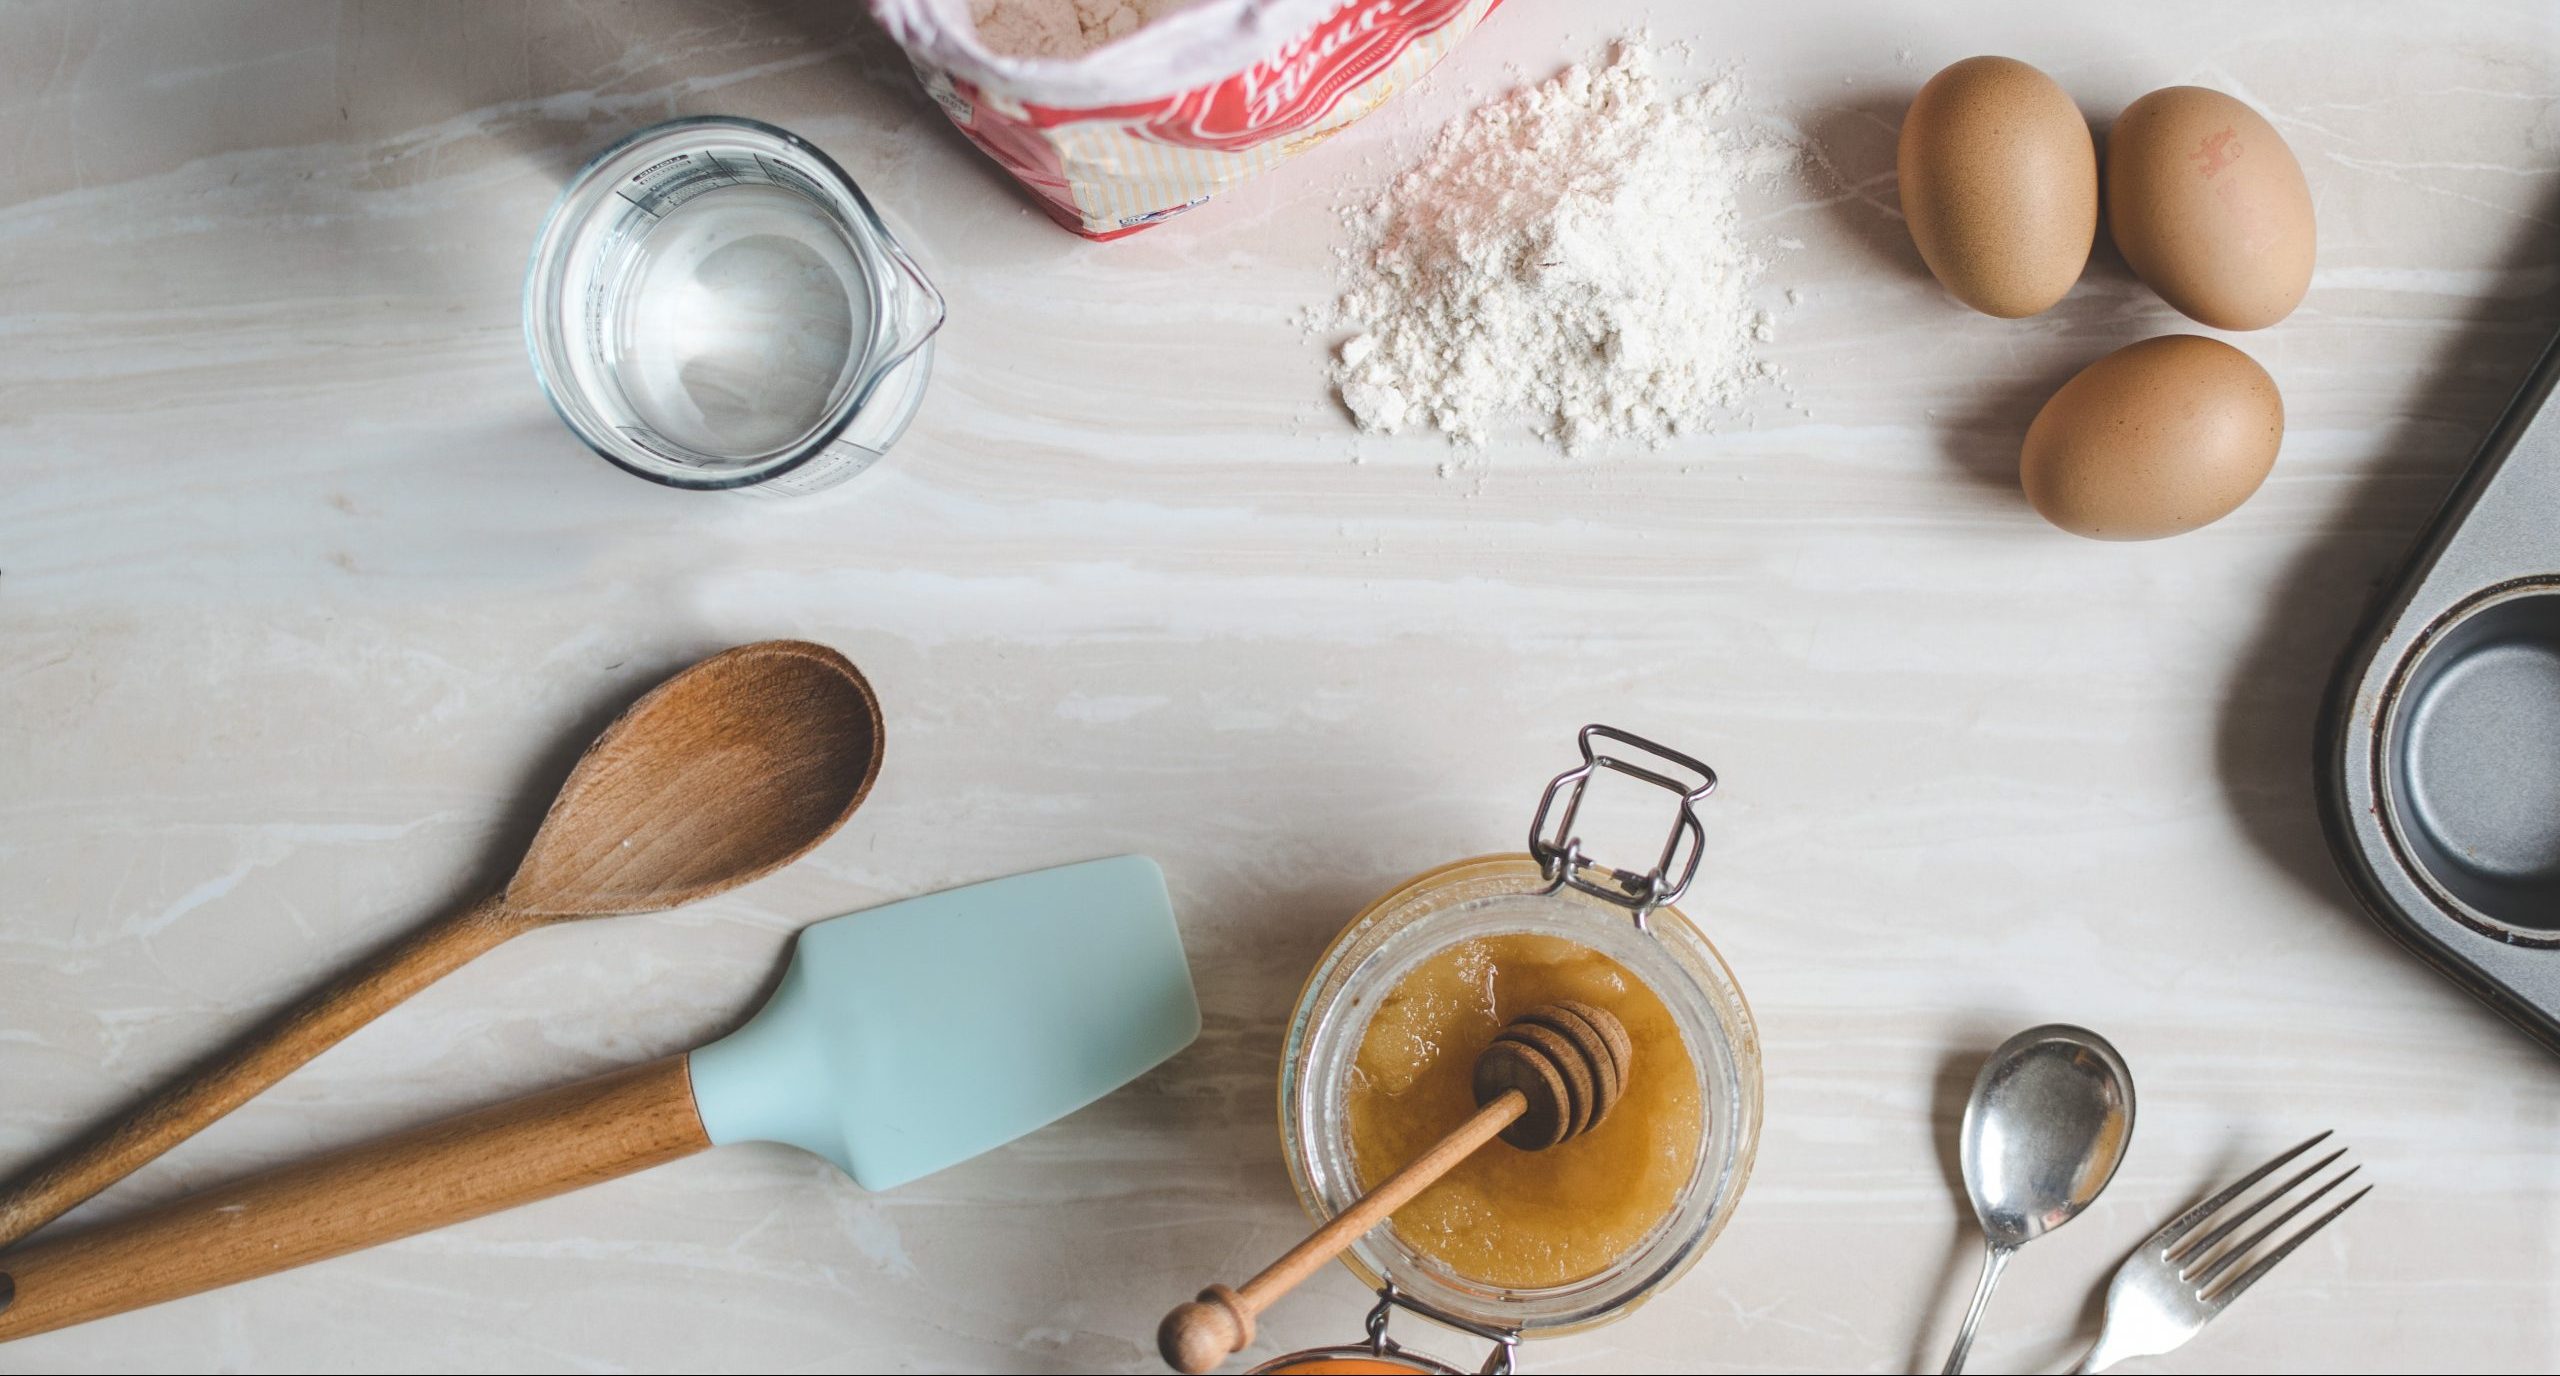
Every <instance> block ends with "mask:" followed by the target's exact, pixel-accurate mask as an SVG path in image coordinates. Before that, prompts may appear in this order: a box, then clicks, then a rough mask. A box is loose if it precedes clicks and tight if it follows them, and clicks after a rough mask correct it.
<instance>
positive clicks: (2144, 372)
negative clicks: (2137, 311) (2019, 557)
mask: <svg viewBox="0 0 2560 1376" xmlns="http://www.w3.org/2000/svg"><path fill="white" fill-rule="evenodd" d="M2283 441H2284V398H2283V397H2282V396H2280V395H2278V394H2277V392H2276V384H2275V379H2273V378H2271V377H2268V376H2267V370H2266V369H2264V368H2261V367H2259V366H2258V363H2257V360H2255V359H2253V358H2251V357H2249V356H2248V355H2247V354H2244V353H2242V352H2240V351H2239V350H2238V349H2235V348H2232V347H2231V346H2230V345H2228V344H2225V343H2223V342H2222V341H2221V340H2218V339H2206V338H2205V337H2203V336H2202V335H2192V334H2173V335H2164V336H2162V337H2160V338H2158V339H2146V340H2144V341H2142V342H2141V343H2139V344H2128V345H2126V346H2125V347H2123V348H2121V349H2118V350H2116V351H2115V352H2114V353H2111V354H2109V355H2107V356H2106V357H2104V358H2102V359H2099V360H2098V361H2097V362H2095V363H2092V364H2090V365H2089V366H2088V367H2086V368H2083V369H2081V370H2080V372H2079V375H2078V376H2076V377H2074V378H2072V379H2071V380H2070V381H2069V382H2066V383H2064V384H2062V390H2061V391H2058V392H2056V393H2054V394H2053V398H2052V400H2050V401H2047V402H2046V403H2045V404H2044V409H2043V410H2041V411H2038V412H2037V413H2036V419H2035V424H2033V425H2030V426H2028V427H2027V442H2026V445H2025V447H2024V448H2022V449H2021V450H2019V452H2018V478H2019V480H2020V481H2021V482H2022V483H2024V484H2025V485H2026V489H2027V500H2028V501H2029V502H2031V503H2033V504H2034V505H2035V509H2036V510H2037V511H2038V512H2039V513H2041V514H2042V515H2043V516H2044V518H2045V519H2046V520H2048V521H2051V522H2053V523H2054V524H2055V525H2058V526H2060V527H2062V528H2063V529H2064V530H2067V531H2070V532H2071V533H2072V534H2074V535H2086V536H2088V537H2089V538H2091V539H2093V540H2156V539H2159V538H2160V537H2161V536H2164V535H2178V534H2182V533H2184V532H2186V531H2190V530H2193V529H2195V528H2196V527H2198V526H2202V525H2209V524H2211V523H2213V522H2215V521H2218V520H2220V519H2222V518H2223V517H2225V516H2228V515H2230V514H2231V513H2232V512H2233V511H2234V510H2236V509H2237V508H2238V507H2239V505H2240V504H2241V503H2242V502H2245V501H2247V500H2249V494H2250V493H2252V492H2255V491H2257V490H2258V484H2260V483H2262V482H2265V481H2266V478H2267V470H2268V469H2270V468H2272V467H2274V466H2275V461H2276V447H2277V446H2278V445H2279V444H2281V443H2283Z"/></svg>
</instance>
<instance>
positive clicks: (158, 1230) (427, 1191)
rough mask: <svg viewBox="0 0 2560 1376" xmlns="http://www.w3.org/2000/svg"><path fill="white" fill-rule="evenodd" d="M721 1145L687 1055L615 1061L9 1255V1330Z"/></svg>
mask: <svg viewBox="0 0 2560 1376" xmlns="http://www.w3.org/2000/svg"><path fill="white" fill-rule="evenodd" d="M709 1145H711V1143H710V1139H709V1138H707V1137H706V1136H705V1135H704V1134H703V1130H702V1118H701V1115H700V1114H699V1113H697V1112H696V1111H695V1109H694V1105H693V1082H692V1075H691V1073H690V1071H689V1069H688V1068H687V1066H686V1058H685V1057H683V1056H670V1057H668V1058H667V1059H665V1060H662V1061H653V1062H651V1063H649V1064H647V1065H641V1066H634V1067H632V1068H630V1069H628V1070H618V1071H615V1072H613V1073H612V1074H610V1075H602V1076H598V1077H597V1078H595V1079H592V1080H586V1081H582V1082H580V1083H578V1084H573V1085H569V1086H566V1087H564V1088H561V1089H555V1090H550V1091H548V1092H546V1093H541V1094H534V1095H529V1096H527V1097H525V1098H522V1099H516V1100H513V1101H511V1102H508V1103H503V1104H498V1105H495V1106H493V1107H490V1108H485V1109H481V1110H480V1111H478V1112H476V1113H467V1114H464V1115H462V1116H461V1117H459V1118H448V1119H445V1120H444V1121H442V1122H437V1123H429V1124H427V1125H426V1126H424V1127H419V1128H413V1129H411V1130H409V1131H407V1132H404V1133H400V1134H398V1135H396V1136H392V1137H387V1138H384V1139H383V1140H381V1141H378V1142H373V1143H369V1144H367V1145H364V1146H360V1147H355V1148H352V1149H350V1150H347V1151H342V1152H339V1153H337V1154H336V1155H333V1156H323V1157H321V1158H319V1159H317V1160H314V1161H306V1162H302V1163H300V1164H298V1165H291V1166H284V1167H280V1168H278V1169H276V1170H272V1171H268V1172H267V1173H265V1174H263V1175H255V1176H251V1177H250V1178H248V1179H246V1180H243V1181H239V1182H238V1183H236V1184H231V1185H225V1186H222V1187H220V1188H218V1189H212V1190H207V1191H204V1192H203V1193H201V1194H194V1195H189V1196H187V1197H186V1198H183V1199H179V1200H176V1201H174V1202H172V1203H169V1204H164V1205H162V1206H160V1207H158V1208H156V1209H150V1210H146V1211H144V1212H143V1213H141V1214H138V1215H135V1216H134V1217H132V1218H127V1219H119V1220H117V1221H115V1222H113V1223H108V1224H104V1225H102V1226H99V1227H96V1228H89V1229H85V1230H83V1231H80V1232H75V1233H66V1234H64V1235H63V1236H61V1237H58V1238H56V1237H47V1238H43V1239H41V1240H39V1241H36V1242H31V1243H27V1244H25V1245H23V1246H20V1247H16V1248H13V1249H11V1250H9V1251H6V1252H0V1342H7V1341H8V1340H10V1339H12V1338H23V1337H27V1336H28V1335H30V1334H35V1333H43V1332H48V1331H50V1330H52V1329H56V1328H62V1327H66V1326H68V1325H71V1324H75V1323H86V1322H88V1321H89V1320H91V1319H98V1318H104V1317H106V1316H107V1315H109V1314H121V1313H124V1312H125V1311H126V1310H129V1309H140V1308H142V1307H143V1306H145V1305H152V1304H159V1303H161V1302H162V1301H164V1300H174V1299H177V1298H179V1297H181V1296H184V1295H192V1294H195V1293H197V1292H199V1291H203V1290H211V1289H214V1288H215V1287H217V1286H223V1285H230V1284H234V1283H236V1282H239V1281H244V1280H249V1279H251V1278H253V1277H257V1276H263V1275H269V1274H272V1273H274V1272H277V1271H284V1270H289V1269H291V1268H293V1267H296V1266H300V1265H303V1264H304V1263H306V1262H313V1261H320V1260H323V1259H325V1258H328V1257H334V1256H338V1255H341V1254H343V1253H346V1252H352V1251H355V1250H357V1249H358V1248H361V1247H370V1246H373V1245H374V1244H376V1243H381V1242H389V1241H391V1240H393V1239H394V1238H403V1237H408V1236H410V1235H411V1234H413V1233H422V1232H425V1231H427V1230H428V1229H430V1228H436V1227H441V1226H443V1225H445V1224H447V1223H458V1222H461V1221H462V1220H464V1219H466V1218H477V1217H479V1216H480V1215H482V1214H489V1213H495V1212H497V1211H498V1210H500V1209H506V1208H512V1207H514V1206H516V1205H518V1204H529V1203H531V1202H533V1201H534V1200H537V1199H546V1198H549V1197H550V1196H552V1195H555V1194H560V1193H563V1192H565V1191H568V1190H573V1189H576V1188H578V1187H580V1186H582V1185H592V1184H595V1183H596V1182H598V1181H601V1180H609V1179H611V1178H613V1177H614V1176H618V1175H627V1174H629V1173H630V1172H633V1171H637V1170H645V1169H647V1168H648V1167H650V1166H654V1165H657V1164H659V1163H660V1162H664V1161H672V1160H674V1159H676V1158H677V1157H680V1156H686V1155H690V1154H691V1153H694V1152H697V1151H700V1150H702V1149H703V1148H704V1147H707V1146H709ZM13 1292H14V1293H13Z"/></svg>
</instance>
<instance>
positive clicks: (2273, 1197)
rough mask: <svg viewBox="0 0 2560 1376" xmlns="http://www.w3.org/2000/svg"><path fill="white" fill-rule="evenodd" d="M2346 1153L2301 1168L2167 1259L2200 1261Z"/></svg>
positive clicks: (2329, 1155)
mask: <svg viewBox="0 0 2560 1376" xmlns="http://www.w3.org/2000/svg"><path fill="white" fill-rule="evenodd" d="M2346 1154H2347V1149H2346V1148H2345V1147H2340V1148H2338V1149H2337V1150H2336V1151H2333V1152H2331V1153H2329V1154H2328V1155H2327V1156H2324V1157H2321V1158H2320V1159H2319V1160H2317V1161H2314V1162H2312V1163H2311V1164H2310V1165H2308V1166H2305V1167H2303V1168H2302V1169H2301V1170H2299V1171H2296V1172H2294V1175H2293V1178H2292V1179H2290V1180H2287V1181H2286V1182H2284V1183H2283V1184H2281V1185H2278V1186H2276V1187H2275V1188H2274V1189H2273V1190H2270V1191H2268V1192H2267V1195H2266V1197H2265V1198H2263V1199H2260V1200H2259V1201H2258V1202H2257V1203H2255V1204H2252V1205H2250V1206H2249V1207H2248V1208H2245V1209H2242V1210H2241V1211H2240V1212H2238V1213H2236V1214H2233V1215H2232V1216H2231V1217H2229V1218H2228V1219H2225V1220H2223V1221H2222V1222H2221V1223H2220V1224H2218V1225H2216V1226H2215V1228H2214V1230H2213V1231H2212V1232H2209V1233H2207V1234H2205V1235H2204V1236H2203V1237H2201V1238H2199V1239H2197V1240H2195V1241H2193V1242H2181V1243H2179V1244H2178V1246H2177V1249H2176V1250H2175V1251H2172V1252H2171V1253H2169V1260H2171V1261H2174V1262H2181V1263H2183V1262H2186V1261H2189V1260H2195V1259H2200V1258H2202V1257H2203V1256H2204V1254H2205V1253H2207V1252H2209V1251H2212V1250H2213V1244H2215V1243H2217V1242H2220V1241H2221V1240H2223V1239H2224V1238H2226V1237H2229V1236H2231V1234H2232V1232H2233V1231H2234V1230H2235V1229H2237V1228H2239V1227H2240V1225H2241V1224H2244V1223H2246V1222H2248V1221H2249V1220H2250V1219H2252V1218H2255V1217H2257V1215H2258V1211H2259V1210H2260V1209H2263V1208H2265V1207H2267V1206H2268V1205H2270V1204H2273V1203H2275V1202H2276V1201H2277V1200H2279V1199H2282V1198H2284V1197H2285V1196H2286V1195H2289V1194H2291V1193H2293V1191H2294V1187H2295V1186H2297V1185H2300V1184H2301V1183H2302V1182H2303V1181H2305V1180H2308V1179H2310V1178H2311V1177H2313V1176H2315V1175H2318V1174H2319V1173H2320V1172H2322V1171H2324V1170H2327V1169H2328V1168H2329V1166H2330V1164H2331V1163H2332V1162H2335V1161H2336V1160H2337V1159H2338V1158H2339V1157H2341V1156H2344V1155H2346Z"/></svg>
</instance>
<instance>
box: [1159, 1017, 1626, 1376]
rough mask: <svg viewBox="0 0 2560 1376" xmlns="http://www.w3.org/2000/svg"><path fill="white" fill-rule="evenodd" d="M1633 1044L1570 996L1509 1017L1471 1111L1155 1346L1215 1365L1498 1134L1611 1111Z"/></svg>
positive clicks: (1567, 1134) (1542, 1140) (1478, 1079)
mask: <svg viewBox="0 0 2560 1376" xmlns="http://www.w3.org/2000/svg"><path fill="white" fill-rule="evenodd" d="M1634 1057H1635V1043H1634V1042H1632V1041H1631V1040H1629V1039H1628V1037H1627V1029H1626V1027H1625V1025H1624V1024H1621V1023H1620V1022H1619V1021H1618V1019H1617V1017H1616V1015H1614V1014H1612V1013H1610V1012H1609V1011H1608V1010H1607V1009H1605V1008H1595V1007H1593V1006H1592V1005H1590V1004H1587V1003H1576V1002H1572V1001H1570V1000H1567V1001H1563V1002H1558V1003H1548V1004H1541V1005H1539V1006H1538V1007H1536V1008H1532V1009H1530V1010H1529V1011H1528V1012H1526V1013H1523V1014H1521V1015H1520V1016H1519V1017H1516V1018H1513V1019H1512V1020H1511V1022H1510V1023H1509V1024H1508V1025H1507V1026H1505V1027H1504V1028H1503V1029H1502V1031H1501V1032H1499V1033H1497V1034H1496V1035H1495V1036H1494V1039H1493V1044H1492V1045H1490V1046H1487V1047H1486V1048H1485V1049H1484V1051H1483V1053H1482V1054H1481V1055H1479V1056H1477V1057H1476V1069H1475V1095H1476V1105H1477V1107H1476V1112H1475V1116H1474V1117H1472V1118H1469V1119H1468V1120H1467V1121H1465V1122H1464V1123H1461V1124H1459V1125H1458V1126H1457V1127H1456V1128H1455V1129H1453V1130H1452V1131H1451V1132H1450V1133H1449V1135H1448V1136H1446V1137H1443V1138H1441V1139H1440V1140H1439V1141H1438V1142H1437V1143H1435V1144H1434V1145H1433V1146H1432V1148H1431V1149H1430V1150H1429V1151H1426V1152H1424V1153H1423V1154H1422V1155H1420V1156H1417V1157H1415V1158H1413V1160H1411V1161H1409V1162H1407V1163H1405V1166H1404V1169H1402V1170H1399V1171H1397V1172H1396V1173H1395V1174H1393V1175H1391V1176H1388V1177H1387V1178H1386V1179H1384V1180H1382V1181H1380V1182H1378V1187H1377V1188H1376V1189H1374V1190H1371V1191H1369V1192H1368V1193H1367V1194H1365V1195H1362V1196H1361V1197H1360V1199H1359V1201H1358V1202H1356V1203H1354V1204H1353V1205H1352V1206H1351V1207H1350V1208H1348V1209H1345V1210H1343V1211H1342V1212H1341V1213H1339V1214H1337V1215H1335V1216H1334V1218H1333V1220H1332V1221H1331V1222H1329V1223H1327V1224H1325V1225H1324V1226H1323V1227H1321V1228H1318V1229H1316V1230H1315V1232H1313V1233H1311V1234H1309V1235H1308V1237H1307V1240H1306V1241H1304V1242H1301V1243H1299V1244H1298V1245H1297V1246H1295V1247H1292V1248H1290V1249H1289V1250H1288V1252H1287V1253H1285V1254H1284V1255H1282V1256H1281V1258H1280V1259H1279V1260H1278V1261H1275V1262H1273V1263H1271V1264H1270V1265H1269V1266H1266V1267H1264V1268H1263V1269H1262V1274H1260V1275H1258V1276H1255V1277H1254V1278H1253V1279H1251V1280H1249V1281H1246V1282H1245V1283H1244V1286H1243V1288H1242V1289H1235V1290H1231V1289H1228V1288H1227V1287H1226V1286H1223V1285H1212V1286H1210V1287H1209V1288H1208V1289H1206V1290H1203V1291H1201V1292H1200V1297H1199V1298H1198V1299H1195V1300H1193V1301H1191V1302H1190V1303H1188V1304H1184V1305H1179V1306H1177V1307H1176V1308H1175V1309H1174V1311H1173V1312H1172V1313H1170V1314H1167V1315H1165V1316H1164V1322H1163V1323H1162V1324H1161V1325H1159V1326H1158V1327H1157V1328H1156V1350H1157V1351H1158V1352H1160V1353H1162V1354H1163V1355H1164V1360H1165V1364H1166V1365H1168V1366H1170V1367H1172V1368H1173V1369H1174V1370H1176V1371H1182V1372H1190V1373H1194V1376H1197V1373H1200V1372H1204V1371H1209V1370H1212V1369H1214V1368H1215V1367H1216V1366H1217V1365H1218V1363H1220V1362H1222V1361H1225V1360H1226V1359H1227V1357H1228V1356H1229V1355H1230V1354H1233V1353H1236V1352H1241V1351H1243V1350H1244V1347H1245V1345H1246V1344H1248V1343H1250V1342H1252V1341H1253V1320H1254V1316H1255V1315H1257V1314H1260V1313H1261V1312H1262V1311H1263V1310H1265V1309H1268V1308H1270V1307H1271V1304H1272V1302H1273V1301H1274V1300H1277V1299H1279V1298H1280V1297H1281V1296H1282V1295H1285V1294H1287V1293H1289V1292H1290V1291H1291V1290H1293V1289H1296V1288H1297V1285H1298V1282H1300V1281H1302V1280H1305V1279H1306V1278H1307V1277H1309V1276H1311V1275H1314V1274H1315V1273H1316V1272H1317V1271H1318V1270H1320V1269H1322V1267H1323V1266H1324V1264H1325V1263H1326V1262H1328V1261H1331V1260H1333V1259H1334V1258H1335V1257H1337V1256H1339V1255H1341V1253H1342V1251H1343V1249H1344V1248H1346V1247H1349V1246H1350V1245H1351V1244H1352V1243H1353V1242H1356V1241H1358V1240H1359V1238H1360V1235H1361V1234H1363V1233H1366V1232H1368V1231H1369V1230H1370V1229H1372V1228H1375V1227H1377V1226H1378V1225H1379V1224H1381V1223H1384V1222H1386V1220H1387V1216H1388V1215H1390V1214H1392V1213H1394V1212H1395V1211H1396V1210H1398V1209H1401V1208H1403V1207H1404V1206H1405V1204H1406V1202H1407V1201H1409V1200H1411V1199H1412V1198H1413V1197H1414V1196H1415V1195H1418V1194H1420V1193H1422V1192H1423V1191H1424V1190H1425V1189H1428V1188H1429V1187H1430V1185H1431V1183H1432V1182H1433V1181H1435V1180H1438V1179H1439V1178H1440V1177H1441V1176H1443V1175H1446V1174H1448V1173H1449V1171H1450V1170H1451V1169H1452V1168H1454V1167H1455V1166H1456V1165H1457V1164H1458V1163H1459V1162H1461V1161H1464V1160H1466V1159H1467V1158H1468V1157H1469V1156H1471V1155H1474V1154H1475V1150H1476V1148H1478V1147H1481V1146H1483V1145H1484V1144H1485V1143H1487V1142H1490V1141H1492V1140H1493V1139H1494V1138H1495V1137H1496V1136H1499V1137H1501V1138H1502V1140H1503V1141H1505V1142H1508V1143H1510V1144H1511V1145H1512V1146H1515V1147H1518V1148H1519V1149H1520V1150H1522V1151H1545V1150H1546V1149H1547V1148H1549V1147H1552V1146H1557V1145H1559V1144H1562V1143H1564V1142H1568V1141H1571V1140H1572V1139H1574V1138H1576V1137H1579V1136H1581V1135H1582V1134H1583V1133H1584V1132H1586V1131H1589V1130H1590V1128H1591V1127H1592V1126H1593V1125H1594V1124H1596V1123H1598V1122H1599V1121H1600V1120H1601V1119H1602V1118H1605V1117H1607V1116H1608V1115H1609V1110H1611V1109H1613V1108H1616V1107H1617V1106H1618V1100H1619V1099H1620V1097H1622V1096H1623V1095H1624V1093H1625V1092H1626V1087H1627V1072H1628V1068H1629V1066H1630V1064H1631V1063H1632V1062H1633V1060H1634Z"/></svg>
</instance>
